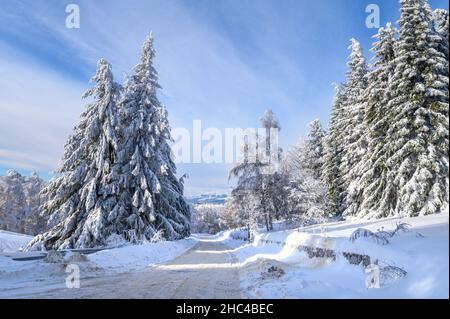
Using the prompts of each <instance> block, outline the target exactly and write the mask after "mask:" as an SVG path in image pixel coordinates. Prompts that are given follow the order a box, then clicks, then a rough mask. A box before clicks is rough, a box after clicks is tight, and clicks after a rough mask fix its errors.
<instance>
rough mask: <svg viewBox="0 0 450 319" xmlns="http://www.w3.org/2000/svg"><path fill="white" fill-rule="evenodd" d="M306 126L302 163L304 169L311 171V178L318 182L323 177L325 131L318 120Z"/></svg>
mask: <svg viewBox="0 0 450 319" xmlns="http://www.w3.org/2000/svg"><path fill="white" fill-rule="evenodd" d="M308 126H309V132H308V136H307V139H306V145H305V146H306V148H305V150H304V151H305V152H304V155H303V162H304V165H305V168H307V169H309V170H311V173H312V176H313V177H314V178H316V179H318V180H320V179H322V176H323V165H324V164H323V163H324V152H325V150H324V148H325V147H324V143H325V141H324V140H325V131H324V130H323V129H322V124H321V123H320V120H319V119H316V120H314V121H312V122H311V123H309V125H308Z"/></svg>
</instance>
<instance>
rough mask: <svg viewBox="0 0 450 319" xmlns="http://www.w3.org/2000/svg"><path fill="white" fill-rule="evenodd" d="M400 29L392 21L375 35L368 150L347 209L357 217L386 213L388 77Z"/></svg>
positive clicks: (368, 95) (368, 100)
mask: <svg viewBox="0 0 450 319" xmlns="http://www.w3.org/2000/svg"><path fill="white" fill-rule="evenodd" d="M396 34H397V30H396V29H394V28H393V27H392V25H391V24H390V23H388V24H387V25H386V27H385V28H380V29H379V31H378V33H377V34H376V35H375V36H374V38H376V40H377V41H376V42H375V43H374V44H373V47H372V50H371V51H372V52H373V53H374V60H375V61H374V63H373V66H372V70H371V72H370V73H369V75H368V88H367V90H366V91H365V92H364V94H363V96H364V103H365V110H366V112H365V122H366V125H367V128H366V131H365V133H364V134H365V139H366V141H367V143H368V144H367V150H366V153H365V154H364V156H363V157H362V160H361V161H360V162H359V163H358V164H357V165H356V166H355V167H354V168H353V170H354V176H356V178H355V179H354V180H353V181H352V182H351V186H350V189H349V193H348V196H347V199H348V202H349V203H350V206H349V208H348V209H347V211H348V212H349V213H350V214H351V215H355V216H357V217H358V218H363V217H380V216H383V213H384V212H385V210H384V208H380V207H378V205H379V204H380V199H381V198H382V196H383V193H384V191H385V189H386V178H387V173H388V172H387V167H386V154H385V152H384V151H385V145H386V132H387V130H388V128H389V126H390V120H391V119H390V118H389V116H388V109H387V105H388V102H389V100H390V91H389V80H390V78H391V76H392V73H393V67H394V65H393V64H392V61H393V60H394V58H395V52H394V45H395V41H396Z"/></svg>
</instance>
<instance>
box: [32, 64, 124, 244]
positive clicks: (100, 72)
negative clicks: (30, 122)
mask: <svg viewBox="0 0 450 319" xmlns="http://www.w3.org/2000/svg"><path fill="white" fill-rule="evenodd" d="M92 80H93V82H95V86H94V87H93V88H91V89H90V90H88V91H87V92H86V93H85V95H84V97H93V98H94V102H93V103H91V104H89V105H88V106H87V109H86V111H85V112H83V113H82V114H81V120H80V122H79V123H78V125H77V126H76V127H75V128H74V133H73V134H72V135H71V136H70V138H69V139H68V141H67V143H66V145H65V148H64V156H63V158H62V161H61V166H60V167H59V169H58V171H57V173H59V174H60V175H59V176H57V177H55V178H54V179H52V181H51V182H50V183H49V185H48V186H47V187H46V188H45V189H44V190H43V195H44V196H45V197H46V198H47V201H46V202H45V204H44V205H43V214H44V215H46V216H48V217H49V223H50V225H51V226H52V228H51V229H50V230H49V231H47V232H46V233H44V234H42V235H38V236H36V237H35V238H34V239H33V241H32V242H31V243H30V245H29V247H30V248H42V249H58V248H75V247H92V246H95V245H101V244H104V242H105V239H106V237H107V236H108V235H109V234H110V233H111V232H112V231H113V230H114V228H115V225H114V223H115V220H110V219H109V218H108V214H110V212H111V211H116V210H120V209H123V208H124V207H123V201H121V196H120V189H119V181H118V176H119V174H120V163H118V158H117V150H118V146H119V140H118V132H117V128H118V111H117V106H116V101H117V99H118V96H119V91H120V87H119V85H118V84H116V83H115V82H114V80H113V75H112V72H111V66H110V64H109V63H108V62H107V61H106V60H104V59H101V60H100V61H99V62H98V64H97V72H96V74H95V75H94V77H93V78H92Z"/></svg>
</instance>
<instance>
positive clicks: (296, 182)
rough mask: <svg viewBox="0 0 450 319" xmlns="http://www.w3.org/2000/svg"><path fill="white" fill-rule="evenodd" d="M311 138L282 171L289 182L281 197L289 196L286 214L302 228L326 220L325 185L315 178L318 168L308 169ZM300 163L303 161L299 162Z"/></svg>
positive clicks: (288, 157) (291, 155) (295, 150)
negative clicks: (306, 160) (303, 225)
mask: <svg viewBox="0 0 450 319" xmlns="http://www.w3.org/2000/svg"><path fill="white" fill-rule="evenodd" d="M309 140H310V137H308V138H306V139H301V140H300V141H299V143H298V144H297V145H295V146H294V147H293V148H292V149H291V150H290V151H289V152H288V153H287V155H286V156H285V157H284V159H283V171H285V173H284V174H285V175H287V178H286V180H287V181H286V182H284V185H282V186H283V187H282V188H281V189H280V190H279V193H280V195H282V196H283V195H284V192H286V191H287V193H288V196H287V198H288V200H287V205H285V206H286V208H285V209H286V211H287V212H288V219H289V220H295V221H297V222H301V223H302V224H314V223H317V222H321V221H324V220H325V219H326V204H327V202H326V199H327V197H326V195H327V188H326V184H325V182H324V181H323V180H322V179H321V178H320V177H319V178H317V177H316V175H315V171H314V168H315V166H312V167H309V166H308V165H305V163H307V162H305V160H304V159H305V158H308V157H311V156H308V155H306V154H307V153H308V152H310V151H311V148H310V146H311V145H310V143H309V142H308V141H309ZM298 159H300V160H298Z"/></svg>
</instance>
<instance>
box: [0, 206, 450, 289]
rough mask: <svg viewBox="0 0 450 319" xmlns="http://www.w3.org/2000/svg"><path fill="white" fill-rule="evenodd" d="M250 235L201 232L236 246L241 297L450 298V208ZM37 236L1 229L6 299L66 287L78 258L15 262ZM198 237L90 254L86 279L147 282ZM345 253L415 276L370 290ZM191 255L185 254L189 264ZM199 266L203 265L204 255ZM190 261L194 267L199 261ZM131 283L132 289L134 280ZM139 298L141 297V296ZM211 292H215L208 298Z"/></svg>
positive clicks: (84, 266)
mask: <svg viewBox="0 0 450 319" xmlns="http://www.w3.org/2000/svg"><path fill="white" fill-rule="evenodd" d="M400 221H401V222H404V223H408V224H410V225H411V229H410V230H409V231H408V232H405V233H399V234H398V235H396V236H395V237H393V238H391V239H390V243H389V244H388V245H380V244H377V243H375V242H373V241H372V240H370V239H367V238H362V239H359V240H357V241H355V242H354V243H352V242H350V240H349V237H350V235H351V234H352V232H353V231H354V230H356V229H357V228H366V229H369V230H372V231H376V230H378V229H380V228H383V229H384V230H392V229H394V228H395V227H396V225H397V223H398V222H400ZM278 226H280V225H278ZM244 234H245V231H239V230H233V231H227V232H222V233H219V234H217V235H214V236H210V235H209V236H208V235H205V236H201V237H200V238H201V240H202V241H206V242H208V241H210V242H217V244H218V245H222V244H225V245H226V246H227V247H228V250H227V249H225V250H221V251H220V254H224V255H229V256H231V257H230V258H233V260H235V263H233V267H235V268H237V269H238V270H239V275H240V286H241V294H242V296H244V297H248V298H448V297H449V284H448V282H449V278H448V277H449V276H448V270H449V254H448V249H449V246H448V245H449V243H448V238H449V215H448V213H445V214H437V215H430V216H425V217H417V218H404V219H399V218H387V219H382V220H376V221H359V222H357V221H347V222H334V223H328V224H323V225H314V226H308V227H300V228H297V229H292V230H284V231H283V230H282V231H275V232H271V233H264V232H263V233H260V234H259V235H257V237H256V240H255V242H254V243H252V244H248V243H246V242H244V241H242V240H236V239H233V238H236V236H243V235H244ZM30 239H31V237H29V236H22V235H20V234H15V233H9V232H0V246H1V247H3V248H2V250H3V252H0V298H11V297H29V296H33V294H37V295H41V296H42V294H44V295H45V294H48V295H51V291H53V290H54V289H61V288H64V287H65V285H64V283H65V278H66V276H67V274H66V273H65V266H66V265H67V264H68V263H70V262H71V261H70V260H67V258H66V260H65V261H64V262H62V263H53V264H51V263H46V262H44V261H43V260H37V261H13V260H11V259H10V258H9V257H8V256H10V255H11V252H12V251H14V250H17V249H19V248H20V247H21V246H24V245H26V244H27V243H28V241H29V240H30ZM263 240H271V241H281V242H287V243H288V245H285V246H281V245H278V244H268V243H265V242H263ZM198 242H199V237H198V236H196V235H194V236H192V237H190V238H188V239H184V240H180V241H175V242H160V243H147V244H143V245H128V246H124V247H121V248H114V249H108V250H104V251H100V252H97V253H94V254H91V255H88V256H87V259H88V261H86V262H79V263H77V264H78V265H79V266H80V270H81V277H82V279H83V278H85V279H88V278H92V282H93V283H96V282H102V280H103V282H105V280H106V281H108V280H113V281H114V278H122V277H123V278H125V277H126V278H128V277H127V276H128V275H127V273H129V274H130V275H131V276H130V277H129V278H134V279H135V280H138V281H139V280H140V279H139V278H140V277H139V276H140V273H141V272H142V271H145V273H147V274H148V275H151V274H152V272H148V271H150V270H151V269H152V268H153V267H157V268H158V269H160V270H161V269H163V270H164V269H166V268H167V267H166V268H165V265H170V262H169V261H170V260H174V259H175V258H177V257H178V256H181V255H182V256H185V255H186V256H187V254H186V251H187V250H189V249H190V248H191V247H193V246H194V245H195V244H197V243H198ZM295 245H304V246H314V247H322V248H328V249H332V250H334V251H336V253H337V258H336V260H335V261H331V260H327V259H321V258H313V259H310V258H308V257H307V255H306V254H305V253H304V252H301V251H299V250H297V249H295V248H293V246H295ZM344 251H346V252H354V253H360V254H366V255H369V256H370V257H371V258H372V259H378V260H379V263H380V265H393V266H397V267H400V268H402V269H404V270H406V271H407V273H408V274H407V275H406V277H404V278H399V279H397V280H393V281H390V282H387V283H385V285H384V286H382V287H381V288H379V289H367V288H366V285H365V281H366V274H365V272H364V268H363V267H362V266H357V265H351V264H349V263H348V262H347V260H346V259H345V258H343V257H342V256H341V255H340V253H341V252H344ZM201 253H202V254H205V257H204V258H207V257H209V256H207V254H217V252H214V251H208V250H202V252H201ZM20 254H23V253H20ZM211 257H214V256H211ZM185 259H186V258H184V259H183V258H177V260H178V261H179V262H181V263H182V262H183V260H185ZM211 260H213V258H212V259H211ZM197 263H198V264H199V265H200V264H202V260H198V261H197ZM187 266H189V267H190V268H189V269H191V268H192V266H193V264H192V261H190V262H189V265H187ZM221 266H223V267H225V266H226V265H221ZM272 266H275V267H277V268H276V269H278V270H280V269H282V270H283V271H284V274H282V273H281V274H279V275H280V277H277V276H273V273H269V272H268V269H269V268H270V267H272ZM180 267H181V268H183V267H184V266H183V265H178V264H177V269H178V268H180ZM226 267H229V266H226ZM230 267H231V266H230ZM169 268H170V267H169ZM169 268H168V269H169ZM172 268H173V267H172ZM184 268H185V267H184ZM184 268H183V269H184ZM197 268H198V269H197ZM170 269H171V268H170ZM196 269H197V270H196ZM147 270H148V271H147ZM193 271H194V272H195V271H202V268H201V267H194V268H192V269H191V270H190V272H191V273H190V274H189V276H192V278H195V276H196V275H195V274H192V272H193ZM155 273H156V272H155ZM168 275H169V274H168ZM124 276H125V277H124ZM96 278H98V280H96ZM224 280H225V279H224ZM194 281H195V280H194ZM129 286H132V283H130V284H129ZM141 286H142V284H141ZM94 288H95V287H94ZM94 291H95V289H94ZM205 291H207V290H205ZM169 295H170V293H169ZM133 296H135V297H139V296H136V294H134V295H133ZM208 297H210V296H208V295H205V296H202V298H208Z"/></svg>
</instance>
